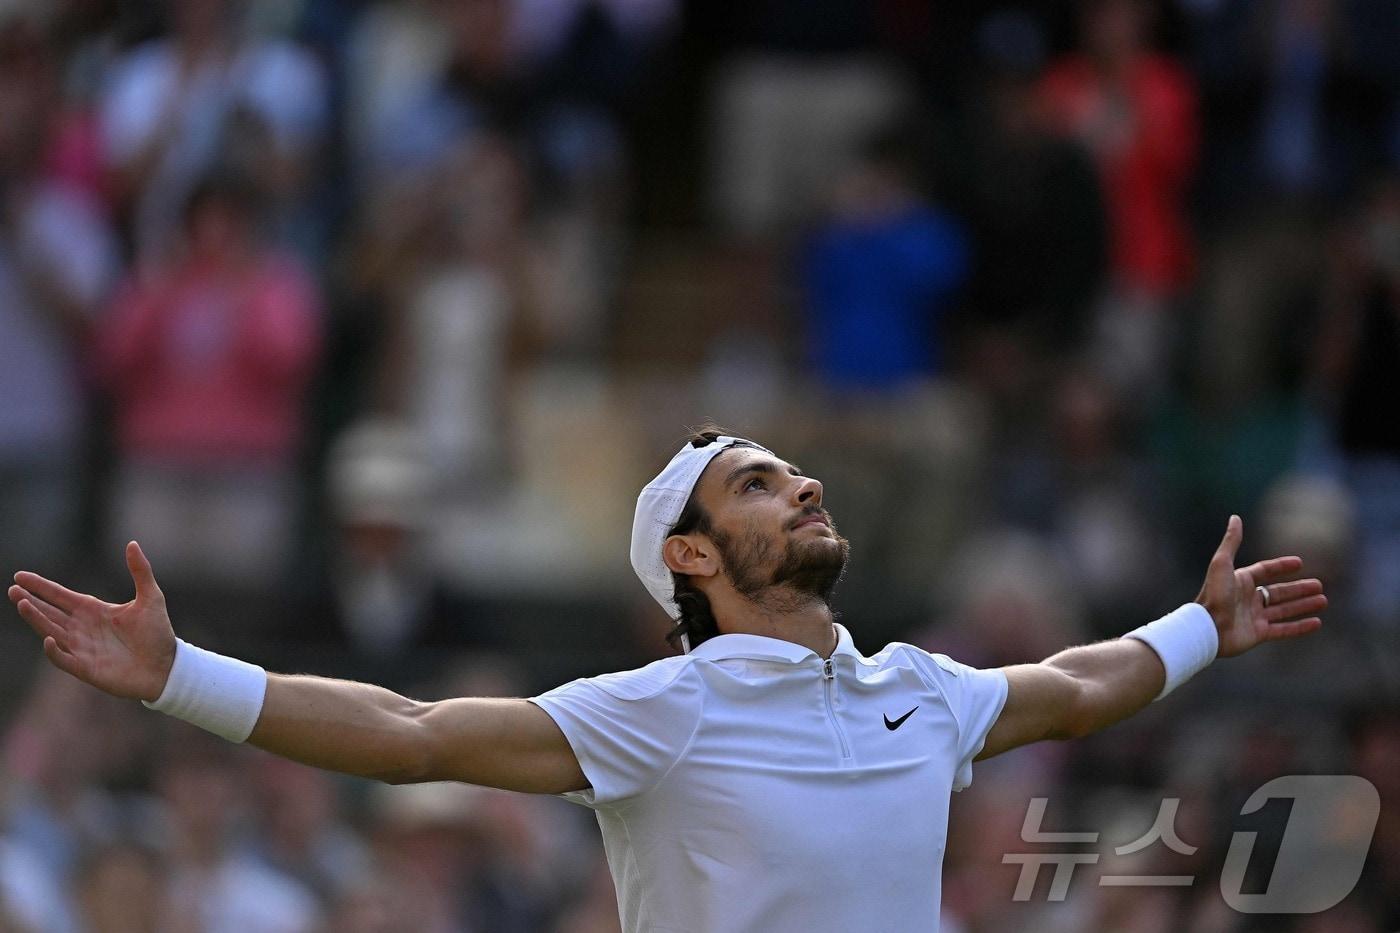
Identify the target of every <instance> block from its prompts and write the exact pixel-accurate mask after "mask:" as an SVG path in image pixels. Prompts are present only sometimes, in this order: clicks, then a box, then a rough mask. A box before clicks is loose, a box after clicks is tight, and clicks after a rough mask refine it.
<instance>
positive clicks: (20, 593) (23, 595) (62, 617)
mask: <svg viewBox="0 0 1400 933" xmlns="http://www.w3.org/2000/svg"><path fill="white" fill-rule="evenodd" d="M9 596H10V602H12V603H14V604H15V606H16V608H18V606H19V604H20V602H21V601H23V600H28V601H29V602H31V603H33V604H34V605H35V606H36V607H38V609H39V611H40V612H42V613H43V614H44V615H46V616H48V617H49V620H50V621H51V622H53V623H55V624H56V625H59V626H60V627H62V628H65V629H66V628H67V627H68V625H69V623H71V622H73V617H72V616H71V615H69V614H68V613H66V612H64V611H63V610H62V609H59V608H58V607H57V606H55V605H53V604H52V603H49V602H46V601H44V600H42V599H40V598H39V597H37V596H35V595H34V594H33V593H30V592H27V591H26V590H25V589H24V587H22V586H12V587H10V592H9Z"/></svg>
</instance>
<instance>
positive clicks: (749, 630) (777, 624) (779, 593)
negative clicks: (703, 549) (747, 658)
mask: <svg viewBox="0 0 1400 933" xmlns="http://www.w3.org/2000/svg"><path fill="white" fill-rule="evenodd" d="M710 606H711V609H712V611H713V612H714V614H715V620H716V622H717V623H718V626H719V631H720V634H722V635H762V636H764V637H766V638H780V639H782V640H783V641H790V642H792V643H793V644H797V645H801V646H802V647H804V648H810V649H811V650H813V651H815V652H816V653H817V654H818V655H820V656H821V657H823V658H829V657H831V653H832V652H833V651H835V650H836V625H835V622H834V620H833V619H832V615H831V607H830V606H829V605H827V603H826V601H825V600H823V599H820V598H818V597H816V596H812V595H810V594H805V593H803V594H799V593H794V592H792V591H791V590H788V589H786V588H784V587H774V588H771V589H768V590H763V591H762V592H759V593H756V594H754V595H753V596H743V595H741V594H739V593H737V592H734V591H733V590H726V591H725V592H723V593H713V594H711V595H710Z"/></svg>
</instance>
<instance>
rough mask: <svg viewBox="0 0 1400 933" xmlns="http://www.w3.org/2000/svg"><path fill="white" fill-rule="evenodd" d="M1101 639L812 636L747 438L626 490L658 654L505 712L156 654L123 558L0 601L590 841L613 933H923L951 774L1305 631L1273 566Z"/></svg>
mask: <svg viewBox="0 0 1400 933" xmlns="http://www.w3.org/2000/svg"><path fill="white" fill-rule="evenodd" d="M1242 534H1243V529H1242V526H1241V523H1240V520H1239V518H1238V517H1234V516H1232V517H1231V518H1230V520H1229V524H1228V526H1227V528H1226V531H1225V536H1224V539H1223V540H1222V541H1221V543H1220V547H1219V549H1218V550H1217V551H1216V552H1215V556H1214V557H1212V558H1211V561H1210V565H1209V567H1208V568H1207V570H1206V578H1205V584H1204V586H1203V587H1202V589H1201V592H1200V594H1199V595H1198V596H1197V597H1196V600H1195V601H1194V602H1190V603H1187V604H1186V605H1184V606H1182V607H1181V608H1179V609H1177V610H1175V611H1173V612H1171V613H1170V614H1168V615H1167V616H1165V617H1163V618H1161V619H1158V620H1156V621H1154V622H1150V623H1148V624H1146V625H1144V626H1142V627H1141V628H1138V629H1136V630H1134V631H1132V632H1129V633H1128V634H1127V635H1125V636H1124V637H1122V638H1119V639H1115V640H1112V641H1105V642H1100V643H1098V644H1094V645H1086V646H1083V647H1077V648H1070V649H1069V650H1067V651H1063V652H1061V653H1059V654H1057V655H1055V656H1053V657H1051V658H1049V659H1047V660H1045V661H1043V662H1041V663H1039V664H1026V665H1018V666H1015V667H1007V668H1003V669H999V670H977V669H974V668H971V667H968V666H965V665H963V664H959V663H958V662H956V661H954V660H951V659H950V658H947V657H945V656H943V655H938V654H930V653H928V652H926V651H923V650H921V649H919V648H915V647H913V646H910V645H905V644H891V645H888V646H886V647H885V648H884V649H883V650H881V651H880V652H878V653H876V654H874V655H871V656H866V655H863V654H861V653H860V652H859V651H858V650H857V649H856V647H855V645H854V644H853V642H852V639H851V635H850V633H849V632H847V631H846V629H845V628H844V627H843V626H841V625H839V624H836V623H835V621H834V620H833V617H832V611H831V596H832V591H833V589H834V588H835V586H836V583H837V581H838V580H839V579H840V577H841V574H842V571H843V569H844V567H845V565H846V558H847V552H848V544H847V542H846V540H845V539H844V538H842V537H841V536H840V535H839V534H838V533H837V531H836V528H835V526H834V525H833V524H832V521H831V516H830V515H828V514H827V512H826V510H825V509H824V508H823V507H822V486H821V483H819V482H817V481H816V480H815V479H812V478H811V477H808V476H806V475H804V474H803V473H802V472H801V471H800V470H799V469H798V468H797V467H796V466H794V465H792V464H791V463H787V462H785V461H783V460H782V459H780V458H778V457H777V456H775V455H774V454H773V453H772V452H770V451H769V450H767V449H766V448H764V447H761V446H759V445H758V444H755V443H753V442H751V441H747V440H743V439H740V438H736V437H731V436H727V435H723V434H720V433H718V432H714V431H711V432H706V433H703V434H699V435H696V436H694V437H693V438H692V439H691V440H690V441H689V442H688V443H686V445H685V446H684V447H683V448H682V449H681V451H680V452H679V453H677V454H676V456H675V457H674V458H673V459H672V460H671V462H670V463H669V464H668V465H667V466H666V468H665V469H664V470H663V471H662V472H661V474H660V475H659V476H657V477H656V479H654V480H653V481H652V482H651V483H650V484H649V485H648V486H647V487H646V488H645V489H644V490H643V491H642V493H641V496H640V497H639V499H638V502H637V511H636V519H635V523H634V526H633V531H632V563H633V566H634V567H635V569H636V570H637V573H638V575H639V576H640V577H641V579H642V582H643V583H644V584H645V585H646V587H647V589H648V591H650V592H651V594H652V595H653V596H654V597H655V598H656V599H657V600H658V602H660V603H661V605H662V606H664V607H665V608H666V609H667V611H668V612H670V614H671V616H672V617H673V618H674V619H676V620H677V624H676V627H675V630H674V632H673V633H672V634H673V636H674V637H675V639H676V640H677V641H678V642H680V643H681V644H682V646H683V647H684V648H685V652H686V653H684V654H682V655H680V656H677V657H670V658H666V659H664V660H661V661H657V662H655V663H652V664H649V665H647V666H646V667H643V668H640V669H638V670H633V671H626V672H623V673H617V674H606V675H603V676H601V677H593V678H588V679H583V680H577V681H574V682H573V683H570V684H566V685H564V686H562V687H559V688H557V689H555V690H551V691H549V692H548V693H545V694H542V695H540V696H537V697H534V698H532V699H473V698H463V699H452V700H445V701H442V702H437V703H420V702H415V701H414V700H410V699H407V698H405V697H402V696H399V695H397V694H395V693H392V692H390V691H388V690H385V689H382V688H380V687H376V686H371V685H369V684H362V683H350V682H346V681H339V680H329V679H324V678H320V677H313V676H307V675H285V674H268V673H266V672H265V671H264V670H263V669H262V668H260V667H256V666H254V665H252V664H248V663H245V662H243V661H239V660H235V659H233V658H227V657H223V656H221V655H217V654H213V653H210V652H207V651H204V650H202V649H200V648H197V647H194V646H193V645H189V644H187V643H185V642H183V641H181V640H179V639H177V638H176V637H175V634H174V632H173V630H172V628H171V624H170V618H169V616H168V614H167V612H166V606H165V599H164V597H163V596H162V594H161V591H160V588H159V587H158V586H157V585H156V580H155V576H154V575H153V573H152V570H151V565H150V563H149V562H148V561H147V560H146V557H145V555H144V554H142V552H141V549H140V547H139V546H138V545H137V544H136V542H132V543H130V544H128V545H127V549H126V561H127V566H128V567H129V569H130V571H131V576H132V578H133V580H134V581H135V585H136V595H135V598H134V599H132V600H131V601H130V602H126V603H122V604H115V603H108V602H103V601H102V600H100V599H97V598H95V597H93V596H87V595H84V594H81V593H76V592H74V591H72V590H70V589H67V588H65V587H63V586H60V585H59V584H57V583H54V582H52V581H50V580H46V579H44V578H43V577H40V576H38V575H36V574H33V573H23V572H22V573H18V574H16V575H15V581H16V585H15V586H13V587H11V588H10V590H9V596H10V599H11V600H12V601H13V602H14V603H15V604H16V606H17V607H18V609H19V613H20V615H21V616H23V618H24V619H25V621H26V622H28V623H29V625H30V626H32V627H33V629H34V630H35V631H36V632H38V634H39V635H40V636H41V637H42V638H43V644H44V653H45V655H47V657H48V659H49V660H50V661H51V662H53V664H54V665H56V666H57V667H59V668H60V669H62V670H64V671H66V672H67V673H69V674H71V675H73V676H74V677H77V678H79V679H81V680H83V681H86V682H87V683H90V684H92V685H93V686H95V687H97V688H99V689H101V690H105V691H106V692H108V693H111V694H114V695H116V696H120V697H134V698H137V699H140V700H143V701H145V702H146V704H147V705H148V706H151V707H152V708H154V709H157V710H160V711H161V712H164V713H168V714H170V715H173V716H177V717H179V718H181V719H184V720H186V721H188V722H191V723H194V724H195V725H198V726H201V727H203V728H205V729H207V730H209V731H211V732H214V733H216V734H218V735H221V736H223V737H224V738H227V739H229V740H231V741H234V742H243V741H247V742H250V743H252V744H253V745H256V746H258V747H259V748H263V749H267V750H268V751H271V752H275V753H277V754H279V755H284V756H286V757H288V758H292V759H295V760H296V761H300V762H304V763H306V764H310V765H315V766H318V767H322V768H329V769H332V770H335V771H342V772H346V773H349V774H356V775H361V776H364V777H369V778H376V779H379V780H383V781H389V782H394V783H399V782H411V781H466V782H469V783H472V784H483V785H487V786H491V787H500V788H506V789H509V790H517V791H527V792H532V793H545V794H562V795H564V796H565V797H567V798H569V799H571V800H574V801H576V802H578V803H580V804H582V805H584V806H587V807H590V808H592V809H593V810H594V811H595V812H596V814H597V818H598V822H599V825H600V826H601V828H602V832H603V840H604V844H605V847H606V850H607V857H608V862H609V865H610V866H611V869H612V874H613V879H614V882H615V884H616V886H617V894H618V904H619V910H620V913H621V919H622V926H623V929H625V930H627V931H629V933H658V931H671V933H676V931H693V933H701V931H704V933H741V931H752V933H782V931H803V933H813V931H817V933H820V931H831V933H851V931H862V930H870V931H881V933H893V931H921V933H926V931H929V930H937V929H938V922H939V921H938V916H939V898H940V880H939V879H940V874H941V866H942V859H943V847H944V840H945V837H946V833H947V813H948V803H949V795H950V793H951V792H952V791H955V790H960V789H961V788H963V787H966V786H967V785H968V783H969V782H970V781H971V780H972V763H973V761H974V760H978V759H981V758H988V757H991V756H992V755H997V754H1000V753H1001V752H1004V751H1006V750H1008V749H1011V748H1015V747H1016V746H1019V745H1024V744H1026V743H1028V742H1035V741H1039V740H1041V739H1068V738H1073V737H1076V736H1082V735H1086V734H1088V733H1090V732H1093V731H1094V730H1096V729H1102V728H1104V727H1105V726H1107V725H1109V724H1111V723H1114V722H1117V721H1119V720H1121V719H1123V718H1124V717H1126V716H1130V715H1132V714H1133V713H1135V712H1137V711H1138V710H1140V709H1142V708H1143V707H1145V706H1146V705H1147V704H1148V703H1150V702H1152V701H1153V700H1154V699H1157V698H1160V697H1162V696H1165V695H1166V694H1167V693H1169V692H1171V691H1172V690H1173V689H1174V688H1176V687H1177V686H1179V685H1180V684H1181V683H1183V682H1184V681H1185V680H1186V679H1187V678H1189V677H1191V675H1192V674H1194V673H1196V672H1197V671H1199V670H1200V669H1202V668H1203V667H1205V666H1206V665H1207V664H1209V663H1210V662H1211V661H1212V660H1213V659H1214V658H1216V657H1229V656H1231V655H1236V654H1239V653H1241V652H1243V651H1247V650H1249V649H1250V648H1253V647H1254V646H1256V645H1258V644H1260V643H1261V642H1265V641H1272V640H1275V639H1282V638H1293V637H1297V636H1300V635H1306V634H1308V633H1310V632H1312V631H1314V630H1315V629H1317V627H1318V626H1319V625H1320V624H1321V622H1320V620H1319V619H1318V617H1317V615H1316V614H1317V613H1318V612H1319V611H1320V610H1321V609H1322V608H1323V607H1324V606H1325V605H1326V602H1327V600H1326V597H1325V596H1324V595H1323V592H1322V584H1321V583H1320V582H1319V581H1317V580H1313V579H1305V580H1291V582H1288V581H1290V578H1292V577H1295V576H1297V574H1298V572H1299V571H1300V570H1301V567H1302V561H1301V560H1299V559H1298V558H1296V557H1279V558H1275V559H1273V560H1266V561H1261V562H1259V563H1256V564H1251V565H1250V566H1248V567H1244V568H1242V569H1239V570H1236V569H1235V568H1234V558H1235V553H1236V551H1237V550H1238V548H1239V545H1240V539H1241V536H1242Z"/></svg>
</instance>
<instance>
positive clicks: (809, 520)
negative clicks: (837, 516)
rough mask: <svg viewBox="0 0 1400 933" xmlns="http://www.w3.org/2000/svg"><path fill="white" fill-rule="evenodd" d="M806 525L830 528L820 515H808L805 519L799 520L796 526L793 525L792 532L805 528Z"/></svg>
mask: <svg viewBox="0 0 1400 933" xmlns="http://www.w3.org/2000/svg"><path fill="white" fill-rule="evenodd" d="M808 525H824V526H826V527H830V525H829V523H828V522H827V520H826V519H825V518H823V517H822V516H820V515H808V516H807V517H806V518H804V519H801V520H800V521H798V523H797V524H796V525H793V526H792V527H793V530H794V531H796V530H797V529H798V528H805V527H807V526H808Z"/></svg>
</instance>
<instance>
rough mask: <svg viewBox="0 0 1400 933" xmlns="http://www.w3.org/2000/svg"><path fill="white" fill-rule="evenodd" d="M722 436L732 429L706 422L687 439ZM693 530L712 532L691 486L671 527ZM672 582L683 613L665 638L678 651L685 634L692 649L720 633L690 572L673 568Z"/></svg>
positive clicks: (700, 442)
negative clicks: (686, 498)
mask: <svg viewBox="0 0 1400 933" xmlns="http://www.w3.org/2000/svg"><path fill="white" fill-rule="evenodd" d="M721 436H724V437H734V436H735V435H733V434H731V433H730V432H729V431H727V430H725V429H724V428H721V427H720V426H719V425H717V424H713V423H707V424H705V425H704V426H703V427H700V428H698V429H696V430H693V431H691V433H690V436H689V437H687V438H686V443H688V444H689V445H690V446H692V447H704V446H705V445H706V444H713V443H714V442H715V441H716V440H717V439H718V438H720V437H721ZM692 533H698V534H704V535H707V534H710V516H709V513H707V512H706V511H705V509H704V507H703V506H702V505H700V500H699V498H698V497H697V496H696V494H695V490H691V492H690V498H689V499H688V500H686V503H685V508H684V509H682V510H681V516H680V518H678V519H676V524H675V525H673V526H672V527H671V534H673V535H688V534H692ZM671 585H672V587H673V588H674V598H675V600H676V605H677V606H678V607H680V611H681V617H680V619H679V620H678V621H677V622H676V624H675V626H673V627H672V629H671V631H670V632H668V633H666V641H667V642H669V643H670V644H671V647H673V648H675V649H676V650H677V651H680V650H681V636H682V635H684V636H685V637H686V639H687V640H688V641H689V642H690V647H691V648H692V649H693V648H695V647H696V646H698V645H700V644H702V643H704V642H706V641H708V640H709V639H711V638H714V637H715V636H716V635H718V634H719V623H718V622H716V621H715V614H714V610H712V609H711V608H710V598H709V597H708V596H706V595H705V594H704V593H702V592H701V591H700V588H699V587H697V586H695V585H694V584H693V583H691V582H690V577H689V576H688V575H687V574H683V573H676V572H675V571H674V570H673V571H671Z"/></svg>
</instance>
